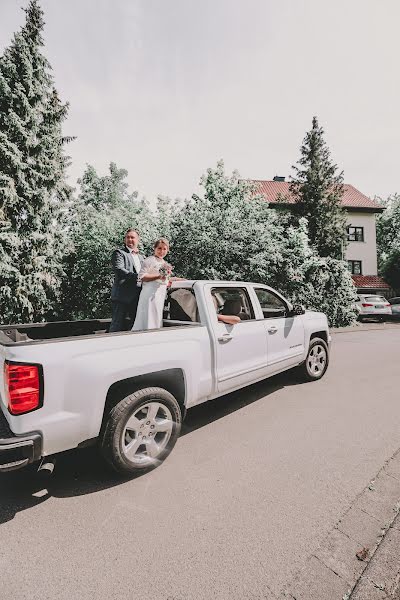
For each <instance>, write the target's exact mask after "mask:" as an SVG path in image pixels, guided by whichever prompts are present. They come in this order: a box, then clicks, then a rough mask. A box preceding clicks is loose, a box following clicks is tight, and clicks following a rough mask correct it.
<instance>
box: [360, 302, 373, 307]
mask: <svg viewBox="0 0 400 600" xmlns="http://www.w3.org/2000/svg"><path fill="white" fill-rule="evenodd" d="M362 306H364V307H365V306H374V305H373V304H365V303H364V302H363V304H362Z"/></svg>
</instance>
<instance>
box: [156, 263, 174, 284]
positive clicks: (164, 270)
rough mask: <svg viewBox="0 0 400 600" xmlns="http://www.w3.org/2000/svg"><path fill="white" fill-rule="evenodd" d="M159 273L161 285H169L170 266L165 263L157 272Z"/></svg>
mask: <svg viewBox="0 0 400 600" xmlns="http://www.w3.org/2000/svg"><path fill="white" fill-rule="evenodd" d="M159 273H160V277H161V278H162V280H163V283H166V284H167V285H169V283H170V281H169V280H170V277H171V275H172V265H170V264H168V263H167V262H166V263H164V264H163V265H162V266H161V267H160V270H159Z"/></svg>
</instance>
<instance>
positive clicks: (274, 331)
mask: <svg viewBox="0 0 400 600" xmlns="http://www.w3.org/2000/svg"><path fill="white" fill-rule="evenodd" d="M277 331H278V328H277V327H275V325H272V327H268V333H276V332H277Z"/></svg>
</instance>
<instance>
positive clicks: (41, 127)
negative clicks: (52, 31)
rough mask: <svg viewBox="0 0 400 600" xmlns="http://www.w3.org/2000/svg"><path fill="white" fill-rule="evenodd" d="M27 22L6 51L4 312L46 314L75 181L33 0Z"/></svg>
mask: <svg viewBox="0 0 400 600" xmlns="http://www.w3.org/2000/svg"><path fill="white" fill-rule="evenodd" d="M25 12H26V22H25V25H24V26H23V27H22V28H21V30H20V31H19V32H18V33H16V34H15V35H14V39H13V41H12V42H11V44H10V46H9V47H8V48H6V50H5V51H4V53H3V55H2V56H1V57H0V211H1V213H2V218H1V220H2V223H1V224H0V244H1V250H0V261H1V262H0V320H1V321H2V322H5V323H9V322H12V321H30V320H41V319H43V318H45V316H46V315H47V314H49V311H51V309H52V305H53V303H54V302H55V300H56V298H57V296H58V293H59V286H60V276H61V273H62V270H61V269H62V267H61V251H62V246H63V240H64V233H65V229H64V222H65V218H64V217H65V215H66V211H67V205H68V200H69V197H70V194H71V189H70V187H69V186H68V185H67V184H66V182H65V171H66V168H67V158H66V156H65V154H64V144H65V143H66V142H68V141H69V140H70V138H64V137H63V136H62V131H61V128H62V123H63V121H64V120H65V118H66V116H67V109H68V107H67V105H66V104H62V102H61V101H60V99H59V97H58V95H57V91H56V89H55V87H54V82H53V77H52V76H51V74H50V69H51V67H50V65H49V63H48V61H47V59H46V58H45V57H44V56H43V54H42V52H41V49H42V47H43V39H42V31H43V28H44V21H43V11H42V10H41V8H40V7H39V4H38V2H37V0H30V2H29V5H28V8H27V9H26V11H25Z"/></svg>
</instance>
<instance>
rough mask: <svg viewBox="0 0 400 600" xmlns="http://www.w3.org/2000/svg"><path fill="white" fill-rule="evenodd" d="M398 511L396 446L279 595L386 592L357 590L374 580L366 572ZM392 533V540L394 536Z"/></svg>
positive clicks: (307, 599) (343, 596) (294, 599)
mask: <svg viewBox="0 0 400 600" xmlns="http://www.w3.org/2000/svg"><path fill="white" fill-rule="evenodd" d="M399 513H400V448H399V449H398V450H397V451H396V452H395V454H394V455H393V456H392V457H391V458H390V459H389V460H388V461H386V463H385V464H384V466H383V467H382V468H381V469H380V471H379V472H378V473H377V475H376V477H375V478H374V479H373V480H372V481H370V482H369V484H368V485H367V486H366V487H365V489H364V490H363V491H362V492H361V493H360V494H359V495H358V496H357V497H356V498H355V500H354V501H353V503H352V504H351V506H350V507H349V508H348V510H347V511H346V512H345V513H344V514H343V515H342V517H341V518H340V520H339V521H338V523H337V524H336V525H335V527H334V528H333V529H332V530H331V531H330V533H329V534H328V535H327V537H326V538H325V539H324V540H323V542H322V543H321V545H320V546H319V547H318V548H317V549H316V550H315V551H314V552H313V553H312V555H311V556H310V557H309V558H308V560H307V563H306V565H305V567H304V569H302V570H301V571H300V572H299V573H297V574H296V575H295V577H294V578H293V579H292V580H291V582H290V583H289V584H288V586H287V587H286V588H285V589H284V590H283V592H282V596H281V597H282V598H289V599H290V600H336V599H337V600H368V599H370V600H387V599H388V598H390V597H389V596H388V595H387V594H385V592H383V591H382V590H381V589H378V588H376V587H375V588H374V593H375V592H379V593H380V594H381V595H380V596H379V595H376V594H375V595H371V596H368V595H360V593H361V594H363V593H364V592H363V591H362V590H361V592H358V591H357V590H358V589H359V588H360V587H361V584H363V585H367V584H368V585H369V584H370V583H371V581H373V580H372V579H370V578H368V577H367V574H366V573H365V572H366V570H367V567H368V565H369V563H370V562H371V560H372V559H373V558H374V556H375V553H376V552H377V550H378V548H379V547H380V545H381V543H382V542H383V540H384V539H385V538H386V535H387V534H388V532H389V531H391V530H392V529H393V527H394V523H397V520H396V519H397V518H399V517H398V515H399ZM396 531H397V533H398V534H400V531H399V530H397V529H396ZM393 537H394V538H395V542H396V540H397V536H396V535H393ZM364 573H365V577H364ZM387 578H388V577H387ZM362 582H363V583H362ZM364 582H366V583H364ZM357 594H358V595H357ZM383 594H384V595H383Z"/></svg>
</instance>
